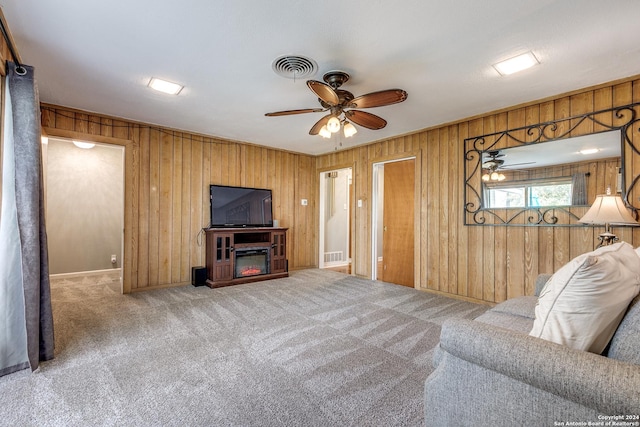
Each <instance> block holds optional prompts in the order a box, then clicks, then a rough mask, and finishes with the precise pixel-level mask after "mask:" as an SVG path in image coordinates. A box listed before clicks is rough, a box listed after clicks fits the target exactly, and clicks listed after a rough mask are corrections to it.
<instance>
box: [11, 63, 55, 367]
mask: <svg viewBox="0 0 640 427" xmlns="http://www.w3.org/2000/svg"><path fill="white" fill-rule="evenodd" d="M22 67H24V69H25V70H26V73H24V74H23V75H21V74H22V73H17V72H16V66H15V64H13V63H8V67H7V79H6V85H5V99H6V102H5V120H4V156H3V181H2V214H1V215H2V216H0V239H2V242H3V243H2V248H1V250H0V257H1V258H0V264H1V265H2V272H1V273H0V298H2V301H0V304H1V306H0V309H1V310H2V311H3V312H2V313H0V320H2V321H6V322H7V324H10V325H13V327H12V328H9V329H8V330H7V331H3V332H0V346H1V347H0V375H4V374H8V373H11V372H15V371H17V370H20V369H24V368H26V367H30V368H31V369H32V370H35V369H37V368H38V364H39V361H41V360H49V359H52V358H53V353H54V352H53V345H54V340H53V315H52V311H51V295H50V286H49V266H48V255H47V237H46V229H45V222H44V218H45V216H44V189H43V180H42V153H41V150H42V147H41V139H40V136H41V135H40V111H39V99H38V93H37V89H36V85H35V79H34V70H33V67H29V66H24V65H23V66H22ZM16 295H18V296H20V297H21V298H17V297H16ZM0 323H1V322H0ZM21 323H22V324H21ZM23 347H24V348H23ZM25 356H26V360H20V359H22V358H24V357H25Z"/></svg>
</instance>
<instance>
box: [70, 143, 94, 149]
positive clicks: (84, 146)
mask: <svg viewBox="0 0 640 427" xmlns="http://www.w3.org/2000/svg"><path fill="white" fill-rule="evenodd" d="M73 145H75V146H76V147H78V148H85V149H88V148H93V147H95V146H96V144H94V143H92V142H84V141H73Z"/></svg>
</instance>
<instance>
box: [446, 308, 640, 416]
mask: <svg viewBox="0 0 640 427" xmlns="http://www.w3.org/2000/svg"><path fill="white" fill-rule="evenodd" d="M440 346H441V348H442V349H443V350H444V351H446V352H448V353H450V354H452V355H453V356H456V357H458V358H460V359H463V360H466V361H467V362H470V363H474V364H477V365H480V366H482V367H484V368H486V369H490V370H492V371H495V372H498V373H500V374H502V375H506V376H508V377H510V378H513V379H515V380H518V381H521V382H524V383H526V384H529V385H531V386H533V387H536V388H538V389H541V390H545V391H547V392H549V393H553V394H555V395H557V396H560V397H562V398H564V399H567V400H570V401H573V402H576V403H578V404H581V405H583V406H586V407H589V408H594V409H595V410H597V411H598V412H600V413H603V414H609V415H619V414H636V413H638V410H639V408H640V393H638V389H640V365H632V364H629V363H625V362H621V361H618V360H613V359H608V358H606V357H603V356H600V355H597V354H593V353H588V352H584V351H578V350H573V349H571V348H568V347H565V346H561V345H558V344H555V343H552V342H549V341H545V340H542V339H539V338H535V337H531V336H529V335H524V334H522V333H518V332H514V331H510V330H507V329H504V328H499V327H496V326H492V325H488V324H484V323H481V322H476V321H472V320H466V319H452V320H448V321H447V322H445V323H444V324H443V325H442V333H441V336H440Z"/></svg>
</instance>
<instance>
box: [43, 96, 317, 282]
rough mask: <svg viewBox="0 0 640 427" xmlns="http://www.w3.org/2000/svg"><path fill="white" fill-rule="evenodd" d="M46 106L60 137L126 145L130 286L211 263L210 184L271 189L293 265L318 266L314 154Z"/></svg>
mask: <svg viewBox="0 0 640 427" xmlns="http://www.w3.org/2000/svg"><path fill="white" fill-rule="evenodd" d="M41 109H42V125H43V127H44V129H45V131H46V132H47V133H48V134H50V135H52V136H60V137H66V138H80V139H83V140H87V141H95V142H102V143H111V144H119V145H123V146H125V162H126V165H125V169H126V171H125V193H126V194H125V204H126V208H125V209H126V212H125V236H124V239H125V245H124V246H125V259H124V263H123V265H124V269H125V276H124V290H125V292H128V291H135V290H141V289H151V288H157V287H163V286H173V285H178V284H184V283H190V281H191V267H193V266H201V265H204V264H205V258H204V257H205V245H204V240H203V239H204V236H203V234H202V233H201V229H202V228H203V227H206V226H207V225H208V223H209V220H210V218H209V184H223V185H239V186H249V187H262V188H271V189H272V190H273V202H274V204H273V214H274V218H276V219H279V220H280V225H281V226H282V227H289V231H288V233H287V239H288V243H289V244H288V245H287V258H288V260H289V268H290V269H297V268H305V267H313V266H316V265H317V259H318V256H317V244H315V242H316V241H317V238H316V228H317V226H316V212H315V211H316V204H315V202H314V201H315V200H316V199H317V179H316V174H315V159H314V158H313V157H312V156H306V155H301V154H295V153H290V152H286V151H281V150H274V149H269V148H265V147H259V146H255V145H250V144H242V143H237V142H231V141H225V140H221V139H215V138H208V137H203V136H200V135H195V134H190V133H187V132H178V131H173V130H171V129H165V128H160V127H156V126H148V125H144V124H139V123H133V122H128V121H123V120H118V119H113V118H110V117H104V116H99V115H92V114H87V113H84V112H81V111H76V110H71V109H66V108H60V107H56V106H51V105H42V108H41ZM303 198H304V199H308V200H309V201H310V202H309V204H308V205H307V206H302V205H301V204H300V199H303ZM97 226H99V225H97Z"/></svg>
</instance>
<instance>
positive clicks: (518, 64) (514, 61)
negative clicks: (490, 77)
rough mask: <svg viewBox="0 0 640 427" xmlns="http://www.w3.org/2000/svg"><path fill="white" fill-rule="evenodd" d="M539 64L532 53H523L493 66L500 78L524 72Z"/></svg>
mask: <svg viewBox="0 0 640 427" xmlns="http://www.w3.org/2000/svg"><path fill="white" fill-rule="evenodd" d="M539 63H540V62H539V61H538V59H537V58H536V57H535V55H534V54H533V52H527V53H523V54H522V55H518V56H514V57H513V58H509V59H507V60H505V61H502V62H498V63H497V64H494V65H493V68H495V69H496V71H497V72H498V73H500V75H502V76H507V75H509V74H513V73H517V72H518V71H522V70H526V69H527V68H531V67H533V66H534V65H538V64H539Z"/></svg>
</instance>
